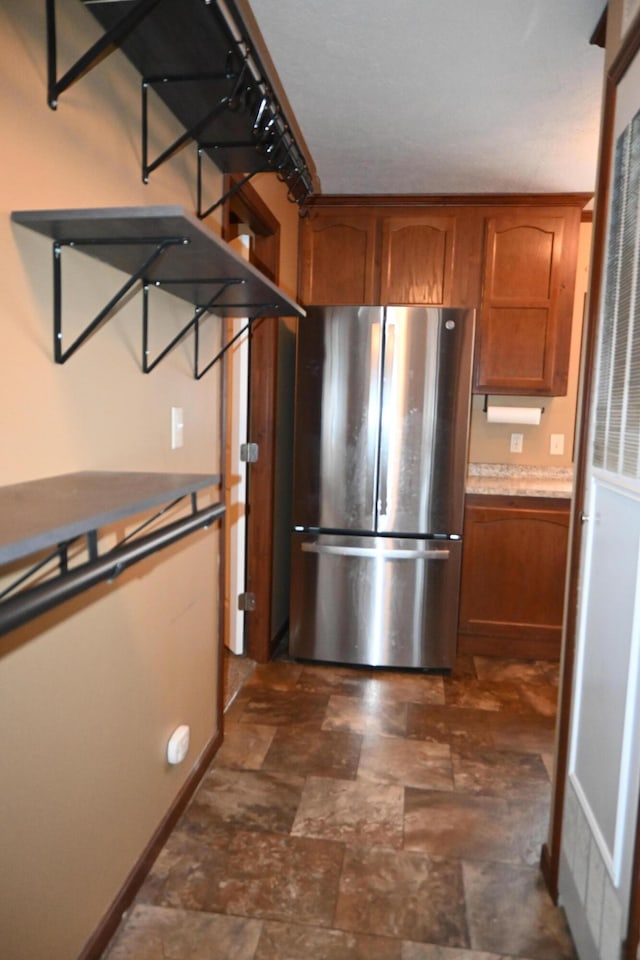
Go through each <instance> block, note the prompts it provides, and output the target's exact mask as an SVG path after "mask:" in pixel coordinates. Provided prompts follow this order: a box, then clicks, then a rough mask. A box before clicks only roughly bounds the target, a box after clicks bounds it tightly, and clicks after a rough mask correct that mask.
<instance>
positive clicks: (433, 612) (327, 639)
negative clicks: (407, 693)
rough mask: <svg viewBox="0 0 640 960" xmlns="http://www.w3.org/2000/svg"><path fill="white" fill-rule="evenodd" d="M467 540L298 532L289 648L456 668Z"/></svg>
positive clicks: (341, 659)
mask: <svg viewBox="0 0 640 960" xmlns="http://www.w3.org/2000/svg"><path fill="white" fill-rule="evenodd" d="M461 551H462V543H461V542H460V541H451V540H443V541H434V540H408V539H401V538H383V537H344V536H333V535H328V534H324V535H323V534H321V535H315V534H304V533H301V534H294V536H293V543H292V568H291V569H292V574H291V624H290V652H291V655H292V656H294V657H299V658H301V659H309V660H322V661H328V662H335V663H353V664H368V665H371V666H387V667H415V668H423V669H428V668H433V669H443V668H448V667H451V666H453V662H454V659H455V653H456V643H457V628H458V590H459V583H460V562H461Z"/></svg>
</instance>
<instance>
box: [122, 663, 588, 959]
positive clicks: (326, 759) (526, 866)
mask: <svg viewBox="0 0 640 960" xmlns="http://www.w3.org/2000/svg"><path fill="white" fill-rule="evenodd" d="M232 673H235V674H236V675H237V676H238V677H239V680H238V682H239V683H242V686H241V688H240V690H239V692H238V694H237V696H235V699H233V700H232V702H231V703H230V705H229V706H228V708H227V712H226V715H225V731H226V734H225V741H224V743H223V745H222V747H221V749H220V750H219V752H218V754H217V756H216V757H215V759H214V762H213V764H212V766H211V768H210V769H209V771H208V772H207V774H206V776H205V778H204V780H203V781H202V783H201V785H200V787H199V789H198V791H197V793H196V795H195V797H194V798H193V800H192V802H191V804H190V806H189V808H188V809H187V811H186V812H185V814H184V816H183V817H182V819H181V821H180V822H179V824H178V826H177V828H176V829H175V831H174V832H173V834H172V835H171V837H170V839H169V841H168V842H167V844H166V846H165V848H164V849H163V851H162V852H161V854H160V856H159V857H158V859H157V861H156V863H155V865H154V867H153V869H152V871H151V873H150V875H149V877H148V879H147V881H146V883H145V885H144V887H143V888H142V890H141V891H140V894H139V896H138V898H137V900H136V902H135V904H134V906H133V907H132V908H131V910H130V911H129V913H128V915H127V917H126V918H125V920H124V921H123V924H122V926H121V928H120V931H119V932H118V934H117V935H116V937H115V938H114V941H113V943H112V945H111V947H110V949H109V950H108V951H107V953H106V954H105V960H106V958H107V957H108V960H217V958H224V960H365V958H366V960H497V958H498V957H501V958H506V957H508V958H512V957H513V958H515V957H518V958H526V960H573V958H574V957H575V954H574V951H573V947H572V944H571V941H570V938H569V936H568V934H567V930H566V926H565V923H564V919H563V916H562V914H561V912H560V911H558V910H557V909H556V908H554V906H553V904H552V903H551V900H550V899H549V897H548V895H547V893H546V890H545V888H544V885H543V883H542V880H541V876H540V872H539V870H538V861H539V856H540V847H541V845H542V843H543V842H544V840H545V838H546V829H547V817H548V805H549V792H550V780H549V777H550V769H551V759H552V750H553V730H554V714H555V702H556V694H557V666H556V665H555V664H549V663H542V662H536V663H532V662H517V661H504V660H494V659H485V658H481V657H474V658H464V659H460V661H459V662H458V664H457V665H456V669H455V670H454V671H453V672H452V674H451V675H450V676H441V675H433V674H419V673H404V672H393V671H374V670H368V669H358V668H340V667H328V666H320V665H302V664H297V663H293V662H290V661H287V660H286V659H281V660H276V661H274V662H272V663H270V664H267V665H266V666H257V667H255V669H253V670H252V671H250V668H248V669H247V668H245V669H240V671H239V672H238V671H232ZM228 699H231V698H230V697H229V698H228Z"/></svg>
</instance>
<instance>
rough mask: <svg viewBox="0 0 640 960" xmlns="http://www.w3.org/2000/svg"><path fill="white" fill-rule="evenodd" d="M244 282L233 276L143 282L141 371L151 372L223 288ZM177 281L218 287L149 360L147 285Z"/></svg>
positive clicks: (208, 307)
mask: <svg viewBox="0 0 640 960" xmlns="http://www.w3.org/2000/svg"><path fill="white" fill-rule="evenodd" d="M245 282H246V281H245V280H241V279H235V278H234V279H231V280H215V279H210V280H154V281H153V282H152V283H151V284H149V283H145V284H144V286H143V288H142V296H143V300H142V370H143V372H144V373H151V371H152V370H153V369H154V367H157V365H158V364H159V363H160V361H161V360H164V358H165V357H166V356H167V354H168V353H169V352H170V351H171V350H173V348H174V347H175V346H177V345H178V343H179V342H180V341H181V340H182V338H183V337H184V336H186V334H187V333H188V332H189V330H191V329H192V328H193V327H195V326H196V325H197V323H198V321H199V319H200V318H201V317H202V315H203V314H205V313H209V312H210V311H211V310H212V308H213V306H214V305H215V303H216V301H217V300H219V299H220V297H221V296H222V294H223V293H224V292H225V290H227V289H228V288H229V287H231V286H236V285H239V284H242V283H245ZM178 283H189V284H205V283H206V284H212V283H214V284H220V287H219V289H218V290H216V292H215V293H214V294H213V296H212V297H210V298H209V300H208V301H207V302H206V303H205V304H204V305H203V306H197V305H196V309H195V313H194V314H193V317H192V318H191V320H189V322H188V323H187V324H185V326H184V327H183V328H182V329H181V330H180V331H179V332H178V333H177V334H176V335H175V337H174V338H173V339H172V340H171V342H170V343H168V344H167V346H166V347H165V348H164V349H163V350H161V352H160V353H159V354H158V356H157V357H156V358H155V359H154V360H152V361H151V362H149V287H150V286H154V287H161V286H168V285H171V284H178Z"/></svg>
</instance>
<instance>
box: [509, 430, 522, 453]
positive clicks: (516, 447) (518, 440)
mask: <svg viewBox="0 0 640 960" xmlns="http://www.w3.org/2000/svg"><path fill="white" fill-rule="evenodd" d="M523 441H524V434H523V433H512V434H511V442H510V444H509V450H510V452H511V453H522V444H523Z"/></svg>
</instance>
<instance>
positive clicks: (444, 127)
mask: <svg viewBox="0 0 640 960" xmlns="http://www.w3.org/2000/svg"><path fill="white" fill-rule="evenodd" d="M249 2H250V6H251V9H252V11H253V14H254V16H255V18H256V21H257V23H258V26H259V28H260V31H261V33H262V36H263V38H264V40H265V42H266V45H267V48H268V50H269V53H270V55H271V58H272V60H273V62H274V64H275V66H276V69H277V71H278V74H279V77H280V80H281V82H282V85H283V87H284V90H285V92H286V95H287V97H288V99H289V102H290V104H291V106H292V108H293V112H294V114H295V116H296V120H297V122H298V125H299V126H300V128H301V131H302V134H303V136H304V138H305V140H306V143H307V146H308V147H309V150H310V152H311V155H312V157H313V161H314V163H315V166H316V168H317V172H318V175H319V178H320V181H321V185H322V192H323V193H426V194H441V193H444V194H446V193H513V192H515V193H520V192H527V193H531V192H543V193H547V192H570V191H579V192H583V191H592V190H593V189H594V187H595V171H596V152H597V142H598V129H599V110H600V97H601V90H602V75H603V64H604V53H603V51H602V50H601V49H600V48H598V47H594V46H591V45H590V44H589V38H590V36H591V34H592V32H593V29H594V28H595V26H596V23H597V22H598V19H599V17H600V14H601V13H602V10H603V7H604V0H482V2H481V0H302V2H300V0H249Z"/></svg>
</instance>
